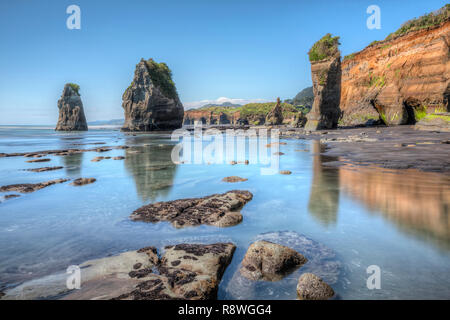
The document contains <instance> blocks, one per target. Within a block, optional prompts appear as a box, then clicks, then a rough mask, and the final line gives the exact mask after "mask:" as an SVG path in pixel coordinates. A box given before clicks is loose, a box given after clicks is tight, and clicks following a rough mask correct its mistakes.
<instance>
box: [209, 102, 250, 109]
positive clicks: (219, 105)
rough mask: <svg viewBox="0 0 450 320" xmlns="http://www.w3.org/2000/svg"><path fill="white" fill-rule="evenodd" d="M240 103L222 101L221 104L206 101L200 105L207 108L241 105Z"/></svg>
mask: <svg viewBox="0 0 450 320" xmlns="http://www.w3.org/2000/svg"><path fill="white" fill-rule="evenodd" d="M241 106H242V104H236V103H231V102H224V103H222V104H218V103H208V104H205V105H204V106H201V108H209V107H235V108H236V107H241Z"/></svg>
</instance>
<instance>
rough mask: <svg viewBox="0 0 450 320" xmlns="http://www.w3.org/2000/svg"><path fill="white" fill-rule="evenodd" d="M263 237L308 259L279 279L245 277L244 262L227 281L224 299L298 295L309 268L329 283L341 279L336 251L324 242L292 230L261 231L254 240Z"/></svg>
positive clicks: (286, 297)
mask: <svg viewBox="0 0 450 320" xmlns="http://www.w3.org/2000/svg"><path fill="white" fill-rule="evenodd" d="M260 240H265V241H269V242H272V243H276V244H279V245H283V246H286V247H289V248H291V249H293V250H295V251H297V252H299V253H301V254H302V255H303V256H304V257H305V258H306V259H307V260H308V261H307V262H306V263H305V264H303V265H302V266H301V267H300V268H297V269H295V270H294V271H293V272H292V273H290V274H288V275H286V276H285V277H284V278H282V279H281V280H279V281H275V282H273V281H254V280H250V279H248V278H246V277H244V276H243V275H242V274H241V267H242V264H241V265H240V266H239V267H238V268H237V269H236V271H235V273H234V274H233V276H232V277H231V279H230V280H229V281H228V282H227V283H226V284H224V285H225V288H224V296H223V299H232V300H234V299H238V300H248V299H251V300H259V299H261V300H263V299H280V300H287V299H296V298H297V293H296V286H297V283H298V278H299V277H300V275H301V274H303V273H307V272H310V273H314V274H316V275H318V276H320V277H321V278H322V279H323V280H324V281H326V282H327V283H329V284H334V283H336V282H337V280H338V278H339V274H340V271H341V264H340V262H339V261H338V260H337V259H336V255H335V253H334V252H333V251H332V250H331V249H329V248H327V247H326V246H324V245H323V244H321V243H318V242H316V241H314V240H312V239H309V238H307V237H305V236H303V235H301V234H298V233H296V232H292V231H282V232H271V233H265V234H261V235H259V236H257V237H255V238H254V239H253V241H252V242H256V241H260ZM236 258H240V257H236Z"/></svg>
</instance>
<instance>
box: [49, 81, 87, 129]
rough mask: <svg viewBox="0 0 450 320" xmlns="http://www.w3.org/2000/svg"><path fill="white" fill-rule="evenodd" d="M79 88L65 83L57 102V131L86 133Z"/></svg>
mask: <svg viewBox="0 0 450 320" xmlns="http://www.w3.org/2000/svg"><path fill="white" fill-rule="evenodd" d="M78 90H79V86H77V85H75V84H71V83H67V84H66V85H65V86H64V90H63V93H62V95H61V98H60V99H59V100H58V109H59V118H58V123H57V124H56V129H55V130H57V131H86V130H87V129H88V126H87V123H86V117H85V115H84V109H83V103H82V102H81V97H80V94H79V93H78Z"/></svg>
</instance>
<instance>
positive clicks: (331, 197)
mask: <svg viewBox="0 0 450 320" xmlns="http://www.w3.org/2000/svg"><path fill="white" fill-rule="evenodd" d="M323 151H324V146H323V145H321V144H320V143H319V141H313V142H312V152H313V154H314V155H313V157H314V158H313V180H312V184H311V192H310V196H309V204H308V209H309V212H310V213H311V214H312V216H313V217H315V218H316V219H317V220H318V221H320V222H321V223H322V224H324V225H327V226H328V225H334V224H336V221H337V211H338V207H339V169H338V168H335V167H327V166H325V165H324V163H326V162H330V161H336V160H337V158H336V157H329V156H324V155H322V154H320V153H321V152H323Z"/></svg>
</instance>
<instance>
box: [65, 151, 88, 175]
mask: <svg viewBox="0 0 450 320" xmlns="http://www.w3.org/2000/svg"><path fill="white" fill-rule="evenodd" d="M62 161H63V162H64V168H66V174H67V175H68V176H71V177H74V176H77V177H79V176H80V174H81V165H82V163H83V153H82V152H80V153H74V154H71V155H67V156H63V157H62Z"/></svg>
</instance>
